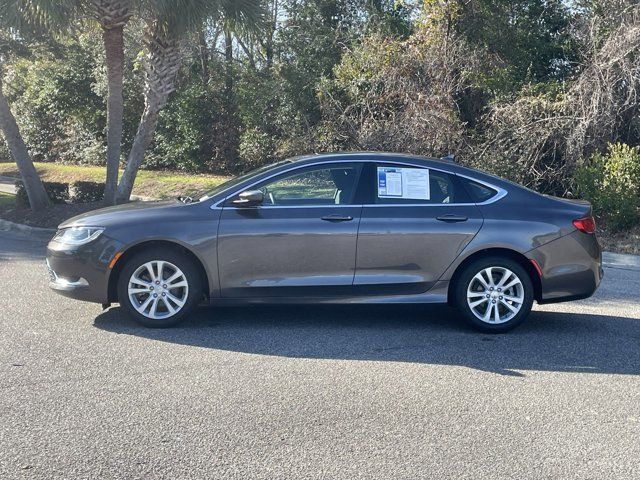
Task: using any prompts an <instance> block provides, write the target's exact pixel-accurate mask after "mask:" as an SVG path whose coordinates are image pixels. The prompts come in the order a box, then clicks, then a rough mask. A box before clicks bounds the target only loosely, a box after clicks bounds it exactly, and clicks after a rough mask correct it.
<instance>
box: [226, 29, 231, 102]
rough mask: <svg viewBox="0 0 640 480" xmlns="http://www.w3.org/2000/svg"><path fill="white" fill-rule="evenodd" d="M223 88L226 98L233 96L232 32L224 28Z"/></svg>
mask: <svg viewBox="0 0 640 480" xmlns="http://www.w3.org/2000/svg"><path fill="white" fill-rule="evenodd" d="M224 89H225V94H226V95H227V100H230V99H231V97H232V96H233V32H232V31H231V29H230V28H229V27H226V28H225V29H224Z"/></svg>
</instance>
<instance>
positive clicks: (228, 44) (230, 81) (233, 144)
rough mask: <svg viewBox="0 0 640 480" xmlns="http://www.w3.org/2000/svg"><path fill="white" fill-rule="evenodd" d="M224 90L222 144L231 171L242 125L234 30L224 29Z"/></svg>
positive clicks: (234, 167) (234, 165)
mask: <svg viewBox="0 0 640 480" xmlns="http://www.w3.org/2000/svg"><path fill="white" fill-rule="evenodd" d="M224 62H225V72H224V77H225V80H224V90H225V111H224V116H225V125H226V133H225V139H224V143H223V145H222V153H223V155H224V163H225V166H226V168H227V170H229V171H233V172H235V171H237V168H238V151H239V149H240V127H239V125H238V106H237V102H236V96H235V88H234V86H235V71H234V65H233V31H232V30H231V29H230V28H229V27H225V29H224Z"/></svg>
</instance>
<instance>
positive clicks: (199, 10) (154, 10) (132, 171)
mask: <svg viewBox="0 0 640 480" xmlns="http://www.w3.org/2000/svg"><path fill="white" fill-rule="evenodd" d="M261 3H262V2H261V1H260V0H183V1H181V2H175V1H168V0H149V1H148V4H147V11H146V12H147V15H148V20H147V28H146V32H145V36H144V42H145V50H146V54H145V59H144V60H145V62H144V63H145V86H144V96H145V106H144V111H143V112H142V117H141V119H140V124H139V126H138V131H137V133H136V136H135V139H134V142H133V146H132V147H131V151H130V152H129V156H128V158H127V164H126V166H125V169H124V172H123V174H122V178H121V179H120V183H119V185H118V193H117V201H118V202H127V201H128V200H129V198H130V197H131V191H132V190H133V185H134V183H135V179H136V175H137V173H138V169H139V168H140V165H141V163H142V160H143V159H144V154H145V151H146V150H147V148H148V147H149V145H150V144H151V141H152V140H153V135H154V133H155V129H156V126H157V123H158V116H159V114H160V111H161V110H162V108H163V107H164V106H165V105H166V103H167V100H168V98H169V95H170V94H171V92H173V90H175V81H176V76H177V73H178V70H179V69H180V65H181V63H182V58H183V51H182V48H181V47H182V44H183V42H184V40H185V38H186V36H187V34H188V33H189V32H190V31H194V30H195V29H197V28H200V27H201V25H202V22H203V20H204V19H205V18H207V17H211V18H213V19H214V20H220V19H225V20H226V21H233V22H234V23H235V24H237V25H247V26H255V25H258V24H260V23H261V21H262V12H263V10H262V5H261Z"/></svg>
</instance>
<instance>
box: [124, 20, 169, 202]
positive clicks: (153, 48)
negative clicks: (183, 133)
mask: <svg viewBox="0 0 640 480" xmlns="http://www.w3.org/2000/svg"><path fill="white" fill-rule="evenodd" d="M145 46H146V50H147V53H146V56H145V84H144V105H145V107H144V111H143V112H142V118H141V119H140V124H139V126H138V131H137V132H136V138H135V139H134V141H133V146H132V147H131V151H130V152H129V157H128V158H127V165H126V166H125V168H124V172H123V173H122V178H121V179H120V183H119V185H118V192H117V195H116V200H117V201H118V203H123V202H128V201H129V198H130V197H131V192H132V190H133V184H134V183H135V180H136V175H137V174H138V169H139V168H140V165H141V164H142V160H144V153H145V151H146V150H147V148H148V147H149V145H150V144H151V141H152V140H153V134H154V133H155V130H156V125H157V124H158V115H159V114H160V110H162V107H164V106H165V105H166V103H167V100H168V98H169V95H170V94H171V92H173V91H174V90H175V81H176V76H177V74H178V70H179V69H180V64H181V63H182V52H181V39H179V38H173V37H167V36H166V35H165V34H164V33H163V32H162V31H161V30H158V29H157V26H154V25H153V24H151V25H150V30H149V31H147V32H145Z"/></svg>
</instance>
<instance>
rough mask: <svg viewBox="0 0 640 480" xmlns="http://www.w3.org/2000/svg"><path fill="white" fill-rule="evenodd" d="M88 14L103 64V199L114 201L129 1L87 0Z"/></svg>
mask: <svg viewBox="0 0 640 480" xmlns="http://www.w3.org/2000/svg"><path fill="white" fill-rule="evenodd" d="M89 6H90V13H91V14H92V16H93V17H94V18H95V19H96V20H97V21H98V23H99V24H100V27H101V29H102V40H103V43H104V50H105V54H106V67H107V176H106V181H105V187H104V201H105V203H108V204H114V203H115V201H116V189H117V186H118V168H119V166H120V150H121V146H122V122H123V120H122V117H123V112H124V99H123V94H122V91H123V83H124V81H123V77H124V27H125V25H126V24H127V22H128V21H129V19H130V18H131V15H132V11H131V8H132V1H131V0H91V3H90V5H89Z"/></svg>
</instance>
